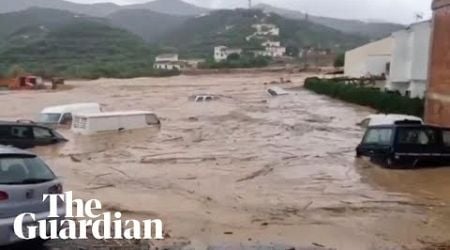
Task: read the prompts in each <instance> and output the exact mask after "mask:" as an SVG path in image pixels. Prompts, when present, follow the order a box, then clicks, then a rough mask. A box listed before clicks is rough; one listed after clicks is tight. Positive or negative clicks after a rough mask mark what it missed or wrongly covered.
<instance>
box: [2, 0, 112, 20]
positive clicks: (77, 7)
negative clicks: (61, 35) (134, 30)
mask: <svg viewBox="0 0 450 250" xmlns="http://www.w3.org/2000/svg"><path fill="white" fill-rule="evenodd" d="M0 2H1V8H0V13H10V12H16V11H23V10H26V9H29V8H31V7H38V8H48V9H57V10H65V11H70V12H73V13H78V14H85V15H90V16H97V17H103V16H106V15H109V14H111V13H113V12H115V11H118V10H119V9H120V6H118V5H116V4H112V3H97V4H78V3H73V2H69V1H64V0H0Z"/></svg>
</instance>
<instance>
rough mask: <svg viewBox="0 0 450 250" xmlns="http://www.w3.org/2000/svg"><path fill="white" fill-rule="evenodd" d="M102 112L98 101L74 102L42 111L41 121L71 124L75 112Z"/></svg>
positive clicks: (50, 123) (47, 123)
mask: <svg viewBox="0 0 450 250" xmlns="http://www.w3.org/2000/svg"><path fill="white" fill-rule="evenodd" d="M100 112H102V108H101V105H100V104H98V103H74V104H68V105H61V106H52V107H47V108H45V109H43V110H42V111H41V114H40V116H39V123H42V124H45V125H70V124H71V123H72V116H73V115H74V114H77V113H100Z"/></svg>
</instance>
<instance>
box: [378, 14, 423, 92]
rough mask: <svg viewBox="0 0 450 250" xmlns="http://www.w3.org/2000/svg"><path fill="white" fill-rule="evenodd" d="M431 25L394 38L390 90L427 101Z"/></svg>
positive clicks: (420, 24) (396, 33)
mask: <svg viewBox="0 0 450 250" xmlns="http://www.w3.org/2000/svg"><path fill="white" fill-rule="evenodd" d="M431 27H432V24H431V21H425V22H420V23H416V24H413V25H411V26H410V27H408V28H406V29H404V30H400V31H398V32H395V33H393V34H392V39H393V52H392V58H391V64H390V74H389V77H388V82H387V85H386V89H389V90H394V91H399V92H400V93H402V94H403V95H407V96H410V97H420V98H423V97H424V95H425V91H426V86H427V79H428V64H429V51H430V42H431Z"/></svg>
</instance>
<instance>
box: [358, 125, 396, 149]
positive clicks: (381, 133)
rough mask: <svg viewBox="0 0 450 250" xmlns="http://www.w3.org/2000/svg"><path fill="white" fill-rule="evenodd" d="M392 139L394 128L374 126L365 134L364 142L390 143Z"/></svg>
mask: <svg viewBox="0 0 450 250" xmlns="http://www.w3.org/2000/svg"><path fill="white" fill-rule="evenodd" d="M391 139H392V129H390V128H372V129H369V130H368V131H367V133H366V135H365V136H364V140H363V144H376V145H390V144H391Z"/></svg>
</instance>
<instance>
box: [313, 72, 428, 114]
mask: <svg viewBox="0 0 450 250" xmlns="http://www.w3.org/2000/svg"><path fill="white" fill-rule="evenodd" d="M305 88H306V89H309V90H312V91H314V92H316V93H318V94H323V95H328V96H330V97H333V98H337V99H340V100H343V101H347V102H351V103H355V104H359V105H363V106H368V107H371V108H374V109H376V110H379V111H380V112H383V113H396V114H407V115H414V116H419V117H422V116H423V112H424V101H423V100H422V99H420V98H409V97H405V96H401V95H397V94H395V93H387V92H382V91H380V90H379V89H377V88H366V87H359V86H356V85H350V84H344V83H342V82H340V81H339V80H333V79H332V80H326V79H319V78H316V77H314V78H308V79H306V80H305Z"/></svg>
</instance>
